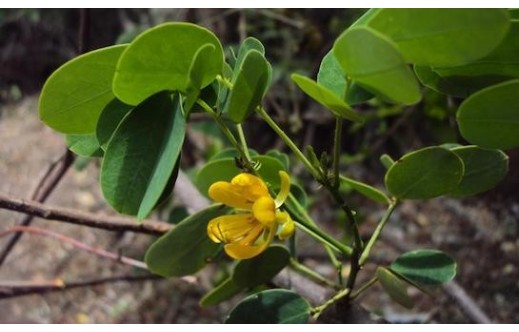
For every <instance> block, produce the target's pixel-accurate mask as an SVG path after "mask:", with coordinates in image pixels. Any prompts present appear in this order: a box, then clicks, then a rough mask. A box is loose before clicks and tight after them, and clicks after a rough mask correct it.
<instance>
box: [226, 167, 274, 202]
mask: <svg viewBox="0 0 519 332" xmlns="http://www.w3.org/2000/svg"><path fill="white" fill-rule="evenodd" d="M231 184H232V186H233V188H234V190H235V191H236V192H237V193H239V195H241V196H244V197H245V199H246V200H248V201H250V202H254V201H256V200H257V199H258V198H260V197H262V196H268V195H269V190H268V188H267V185H266V184H265V182H263V180H262V179H260V178H259V177H257V176H254V175H252V174H249V173H240V174H238V175H236V176H235V177H234V178H233V179H232V180H231Z"/></svg>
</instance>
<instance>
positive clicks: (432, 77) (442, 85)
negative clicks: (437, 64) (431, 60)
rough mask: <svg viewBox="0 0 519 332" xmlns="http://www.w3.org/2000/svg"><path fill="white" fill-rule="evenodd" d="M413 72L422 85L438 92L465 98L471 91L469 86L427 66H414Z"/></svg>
mask: <svg viewBox="0 0 519 332" xmlns="http://www.w3.org/2000/svg"><path fill="white" fill-rule="evenodd" d="M414 72H415V74H416V76H417V77H418V79H419V80H420V82H421V83H422V84H423V85H425V86H426V87H428V88H430V89H432V90H434V91H436V92H439V93H443V94H446V95H449V96H455V97H462V98H465V97H467V96H468V95H469V94H470V93H471V92H472V91H473V89H472V88H471V87H468V86H465V85H464V84H460V83H459V82H456V81H454V80H453V79H452V78H451V79H449V78H447V77H442V76H440V75H439V74H438V73H437V72H436V71H435V70H434V69H433V68H431V67H429V66H415V67H414Z"/></svg>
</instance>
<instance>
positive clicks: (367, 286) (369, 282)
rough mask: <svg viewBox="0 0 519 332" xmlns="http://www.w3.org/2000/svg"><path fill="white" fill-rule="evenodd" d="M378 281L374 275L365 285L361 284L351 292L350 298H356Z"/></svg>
mask: <svg viewBox="0 0 519 332" xmlns="http://www.w3.org/2000/svg"><path fill="white" fill-rule="evenodd" d="M376 282H377V278H376V277H373V278H371V279H369V280H368V282H366V283H365V284H364V285H362V286H360V287H359V289H357V290H356V291H355V292H353V293H351V294H350V300H353V299H355V298H356V297H357V296H359V295H360V294H362V293H363V292H365V291H366V290H368V289H369V288H370V287H371V286H373V285H374V284H375V283H376Z"/></svg>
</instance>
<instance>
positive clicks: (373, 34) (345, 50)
mask: <svg viewBox="0 0 519 332" xmlns="http://www.w3.org/2000/svg"><path fill="white" fill-rule="evenodd" d="M333 53H334V55H335V57H336V58H337V61H339V64H340V65H341V67H342V69H343V70H344V72H345V73H346V74H348V75H349V76H350V77H351V78H352V79H353V80H354V81H356V82H357V83H359V84H361V85H362V87H364V88H367V89H368V90H370V91H371V92H375V93H377V94H380V95H382V96H383V97H385V98H388V99H390V100H392V101H394V102H397V103H403V104H409V105H410V104H415V103H417V102H418V101H419V100H420V98H421V96H420V89H419V85H418V82H417V81H416V78H415V76H414V74H413V72H412V70H411V69H410V68H409V67H408V66H407V64H406V63H405V60H404V58H403V56H402V54H400V52H399V50H398V48H397V47H396V45H395V44H394V43H393V42H392V41H391V40H390V39H388V38H387V37H386V36H384V35H382V34H381V33H379V32H377V31H375V30H373V29H370V28H367V27H355V28H350V29H348V30H346V32H344V33H343V34H342V35H341V36H339V38H337V40H336V41H335V44H334V46H333Z"/></svg>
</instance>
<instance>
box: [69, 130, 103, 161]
mask: <svg viewBox="0 0 519 332" xmlns="http://www.w3.org/2000/svg"><path fill="white" fill-rule="evenodd" d="M66 144H67V147H68V148H69V150H70V151H72V152H74V153H75V154H77V155H79V156H83V157H102V156H103V150H101V147H100V146H99V143H98V142H97V138H96V136H95V135H94V134H86V135H77V134H70V135H66Z"/></svg>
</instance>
